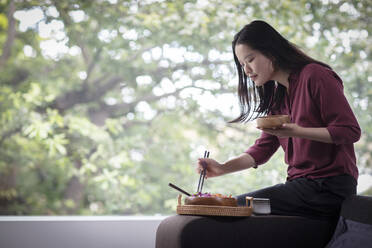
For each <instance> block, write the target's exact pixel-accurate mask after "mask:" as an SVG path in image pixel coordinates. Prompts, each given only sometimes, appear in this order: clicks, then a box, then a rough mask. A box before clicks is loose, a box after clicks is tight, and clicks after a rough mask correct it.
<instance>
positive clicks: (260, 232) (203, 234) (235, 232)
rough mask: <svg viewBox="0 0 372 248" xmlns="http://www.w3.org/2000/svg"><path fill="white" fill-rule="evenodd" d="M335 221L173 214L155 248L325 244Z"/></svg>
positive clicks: (267, 247)
mask: <svg viewBox="0 0 372 248" xmlns="http://www.w3.org/2000/svg"><path fill="white" fill-rule="evenodd" d="M335 226H336V223H335V222H334V221H329V220H317V219H309V218H305V217H297V216H276V215H264V216H250V217H244V218H243V217H242V218H240V217H207V216H188V215H176V216H171V217H168V218H166V219H164V220H163V221H162V222H161V223H160V225H159V227H158V229H157V233H156V248H168V247H169V248H181V247H182V248H185V247H189V248H199V247H200V248H201V247H203V248H205V247H214V248H218V247H224V248H226V247H265V248H270V247H286V248H290V247H296V248H298V247H302V248H306V247H311V248H316V247H322V248H323V247H324V246H325V245H326V244H327V243H328V242H329V240H330V238H331V236H332V234H333V231H334V228H335Z"/></svg>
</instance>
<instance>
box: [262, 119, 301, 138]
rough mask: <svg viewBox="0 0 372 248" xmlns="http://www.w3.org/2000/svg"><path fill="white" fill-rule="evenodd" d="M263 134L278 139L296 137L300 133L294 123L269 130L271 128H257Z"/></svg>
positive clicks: (299, 129)
mask: <svg viewBox="0 0 372 248" xmlns="http://www.w3.org/2000/svg"><path fill="white" fill-rule="evenodd" d="M257 128H258V129H260V130H262V131H263V132H265V133H268V134H271V135H275V136H278V137H280V138H289V137H297V136H299V134H300V132H301V127H300V126H299V125H297V124H296V123H285V124H283V125H282V126H281V127H278V128H275V129H271V128H259V127H257Z"/></svg>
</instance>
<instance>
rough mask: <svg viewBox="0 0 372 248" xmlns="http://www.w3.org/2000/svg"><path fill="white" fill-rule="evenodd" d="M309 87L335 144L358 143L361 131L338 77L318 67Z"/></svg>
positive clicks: (311, 76)
mask: <svg viewBox="0 0 372 248" xmlns="http://www.w3.org/2000/svg"><path fill="white" fill-rule="evenodd" d="M308 85H309V88H310V92H311V95H312V98H313V100H314V101H315V104H316V105H317V107H318V108H319V110H320V113H321V118H322V120H323V122H324V123H325V124H326V128H327V130H328V132H329V133H330V135H331V138H332V140H333V142H334V143H335V144H336V145H339V144H350V143H355V142H357V141H358V140H359V138H360V135H361V130H360V127H359V124H358V121H357V119H356V118H355V116H354V113H353V111H352V109H351V107H350V105H349V103H348V101H347V99H346V97H345V95H344V92H343V85H342V80H341V79H340V78H339V77H338V75H337V74H336V73H335V72H333V71H332V70H330V69H328V68H325V67H321V66H319V65H318V66H317V67H316V71H314V72H313V73H311V74H310V76H309V84H308Z"/></svg>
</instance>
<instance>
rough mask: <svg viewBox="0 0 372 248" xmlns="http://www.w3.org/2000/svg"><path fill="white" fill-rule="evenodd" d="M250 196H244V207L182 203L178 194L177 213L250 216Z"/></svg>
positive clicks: (251, 210) (251, 209)
mask: <svg viewBox="0 0 372 248" xmlns="http://www.w3.org/2000/svg"><path fill="white" fill-rule="evenodd" d="M252 200H253V198H252V197H246V206H244V207H226V206H210V205H182V203H181V202H182V195H179V196H178V206H177V214H184V215H210V216H236V217H238V216H250V215H251V214H252V212H253V208H252Z"/></svg>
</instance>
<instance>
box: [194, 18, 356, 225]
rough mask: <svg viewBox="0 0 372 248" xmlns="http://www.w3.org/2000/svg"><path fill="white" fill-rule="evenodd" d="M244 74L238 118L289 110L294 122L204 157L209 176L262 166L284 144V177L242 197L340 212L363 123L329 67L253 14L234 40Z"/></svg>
mask: <svg viewBox="0 0 372 248" xmlns="http://www.w3.org/2000/svg"><path fill="white" fill-rule="evenodd" d="M232 49H233V53H234V59H235V63H236V67H237V71H238V76H239V86H238V95H239V101H240V106H241V114H240V116H239V117H238V118H236V119H235V120H233V121H232V122H245V121H249V120H252V119H254V118H256V117H258V116H263V115H267V114H268V115H274V114H287V115H290V116H291V123H289V124H283V125H282V127H280V128H278V129H262V133H261V136H260V137H259V138H258V139H257V140H256V142H255V144H253V145H252V146H251V147H250V148H249V149H248V150H247V151H245V152H244V153H243V154H241V155H240V156H238V157H236V158H233V159H231V160H228V161H226V162H225V163H218V162H217V161H215V160H213V159H210V158H200V159H199V161H198V165H197V167H198V168H197V170H198V172H199V173H200V170H201V169H202V168H203V165H204V167H205V166H206V168H207V171H206V176H207V177H215V176H221V175H224V174H227V173H231V172H235V171H239V170H244V169H248V168H251V167H253V168H257V166H259V165H261V164H264V163H265V162H266V161H268V160H269V159H270V157H271V156H272V155H273V154H274V153H275V151H276V150H277V149H278V148H279V146H281V147H282V148H283V150H284V152H285V162H286V163H287V164H288V176H287V180H286V182H285V183H283V184H278V185H275V186H272V187H268V188H264V189H261V190H258V191H255V192H250V193H247V194H243V195H239V196H237V199H238V203H239V205H244V202H245V200H244V199H245V196H247V195H249V196H253V197H257V198H269V199H270V203H271V212H272V214H279V215H300V216H309V217H321V218H322V217H326V218H328V217H337V215H338V214H339V211H340V206H341V203H342V201H343V200H344V199H345V198H346V197H348V196H350V195H353V194H356V185H357V178H358V169H357V167H356V159H355V152H354V145H353V143H355V142H356V141H358V140H359V138H360V133H361V131H360V127H359V125H358V122H357V120H356V118H355V116H354V114H353V112H352V110H351V108H350V106H349V104H348V102H347V100H346V98H345V96H344V94H343V86H342V81H341V79H340V78H339V77H338V75H337V74H336V73H335V72H334V71H333V70H332V69H331V67H330V66H328V65H326V64H324V63H322V62H319V61H317V60H314V59H313V58H311V57H309V56H307V55H306V54H304V53H303V52H302V51H300V50H299V49H298V48H297V47H296V46H295V45H293V44H291V43H290V42H289V41H288V40H286V39H285V38H283V37H282V36H281V35H280V34H279V33H278V32H277V31H276V30H275V29H274V28H273V27H271V26H270V25H269V24H267V23H266V22H263V21H253V22H251V23H250V24H248V25H246V26H245V27H244V28H243V29H242V30H241V31H240V32H238V33H237V34H236V35H235V37H234V40H233V42H232Z"/></svg>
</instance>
